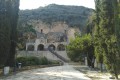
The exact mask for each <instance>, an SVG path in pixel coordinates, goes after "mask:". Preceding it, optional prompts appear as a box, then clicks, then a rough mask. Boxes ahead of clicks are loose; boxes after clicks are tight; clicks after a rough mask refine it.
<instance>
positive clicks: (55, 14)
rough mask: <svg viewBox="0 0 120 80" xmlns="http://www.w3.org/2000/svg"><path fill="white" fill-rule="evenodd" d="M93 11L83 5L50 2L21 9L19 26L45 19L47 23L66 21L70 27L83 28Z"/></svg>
mask: <svg viewBox="0 0 120 80" xmlns="http://www.w3.org/2000/svg"><path fill="white" fill-rule="evenodd" d="M92 12H93V10H92V9H89V8H86V7H82V6H65V5H56V4H50V5H48V6H45V7H40V8H38V9H33V10H21V11H20V12H19V22H18V28H20V29H22V27H26V26H27V25H28V24H27V23H28V22H30V21H31V20H32V21H34V22H35V21H43V22H44V23H46V24H52V23H53V22H58V21H61V22H66V23H67V24H68V25H69V26H70V27H79V28H80V29H82V28H83V27H84V26H85V24H86V22H87V19H88V17H89V16H90V15H91V13H92ZM34 22H33V24H34ZM31 25H32V24H31Z"/></svg>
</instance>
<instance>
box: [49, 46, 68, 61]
mask: <svg viewBox="0 0 120 80" xmlns="http://www.w3.org/2000/svg"><path fill="white" fill-rule="evenodd" d="M48 50H49V51H50V53H52V54H53V55H55V56H56V57H57V58H59V59H60V60H61V61H62V62H63V63H66V62H68V60H66V59H65V58H64V57H62V56H61V55H59V54H58V53H57V52H55V51H54V50H52V49H50V48H49V49H48Z"/></svg>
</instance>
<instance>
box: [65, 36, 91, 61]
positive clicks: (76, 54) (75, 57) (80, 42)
mask: <svg viewBox="0 0 120 80" xmlns="http://www.w3.org/2000/svg"><path fill="white" fill-rule="evenodd" d="M91 45H92V39H91V36H90V35H89V34H88V35H84V36H82V37H76V38H75V39H74V40H71V41H70V43H69V45H68V46H67V53H68V56H69V57H70V59H71V60H72V61H82V60H83V58H84V57H83V56H85V55H86V54H87V53H88V52H91V51H92V50H91V51H89V49H90V47H91Z"/></svg>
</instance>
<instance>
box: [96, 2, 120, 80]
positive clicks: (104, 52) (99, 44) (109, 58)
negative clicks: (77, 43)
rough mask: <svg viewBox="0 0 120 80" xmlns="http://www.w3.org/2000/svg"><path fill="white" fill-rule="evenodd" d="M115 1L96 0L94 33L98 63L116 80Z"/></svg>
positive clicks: (117, 52)
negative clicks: (103, 65)
mask: <svg viewBox="0 0 120 80" xmlns="http://www.w3.org/2000/svg"><path fill="white" fill-rule="evenodd" d="M118 9H119V8H118V2H117V0H111V1H110V0H96V24H95V32H94V41H95V54H96V58H97V60H98V62H101V63H102V62H104V63H105V65H106V67H107V69H108V70H109V71H110V72H111V73H113V74H114V75H115V77H116V78H118V73H119V72H120V71H119V67H120V65H119V64H120V56H119V55H120V52H119V46H120V45H119V37H118V36H119V33H118V29H119V24H118V21H119V20H118V18H119V17H118V15H119V14H118V12H117V11H116V10H118Z"/></svg>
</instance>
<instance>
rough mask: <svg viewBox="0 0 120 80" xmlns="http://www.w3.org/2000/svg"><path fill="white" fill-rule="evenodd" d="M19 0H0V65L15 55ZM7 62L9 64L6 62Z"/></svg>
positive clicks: (6, 62)
mask: <svg viewBox="0 0 120 80" xmlns="http://www.w3.org/2000/svg"><path fill="white" fill-rule="evenodd" d="M18 7H19V0H0V65H1V66H4V65H6V64H7V65H9V64H10V63H11V61H12V59H13V56H14V55H15V51H14V50H15V48H16V45H15V42H14V41H16V39H17V37H16V35H17V31H16V27H17V17H18V10H19V9H18ZM8 63H9V64H8Z"/></svg>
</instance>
